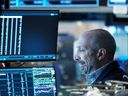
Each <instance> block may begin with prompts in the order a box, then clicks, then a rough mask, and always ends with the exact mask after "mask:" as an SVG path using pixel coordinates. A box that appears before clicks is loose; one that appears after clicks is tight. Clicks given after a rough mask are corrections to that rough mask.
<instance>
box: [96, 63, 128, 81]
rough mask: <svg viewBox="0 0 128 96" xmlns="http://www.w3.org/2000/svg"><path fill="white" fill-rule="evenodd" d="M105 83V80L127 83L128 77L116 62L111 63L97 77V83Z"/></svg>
mask: <svg viewBox="0 0 128 96" xmlns="http://www.w3.org/2000/svg"><path fill="white" fill-rule="evenodd" d="M98 80H99V81H106V80H119V81H127V82H128V75H127V74H126V72H125V71H124V70H122V69H121V68H120V66H119V64H118V62H117V61H113V62H111V63H110V64H108V65H107V66H106V67H105V69H104V70H103V71H102V73H101V74H100V75H99V77H98V79H97V81H98Z"/></svg>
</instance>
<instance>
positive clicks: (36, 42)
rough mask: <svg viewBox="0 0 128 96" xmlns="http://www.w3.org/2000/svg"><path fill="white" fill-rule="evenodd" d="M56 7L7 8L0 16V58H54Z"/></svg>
mask: <svg viewBox="0 0 128 96" xmlns="http://www.w3.org/2000/svg"><path fill="white" fill-rule="evenodd" d="M58 14H59V13H58V11H55V10H54V11H49V10H43V11H42V10H15V11H14V10H9V11H2V15H1V16H0V61H15V60H22V61H24V60H55V59H56V47H57V29H58Z"/></svg>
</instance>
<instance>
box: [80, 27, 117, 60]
mask: <svg viewBox="0 0 128 96" xmlns="http://www.w3.org/2000/svg"><path fill="white" fill-rule="evenodd" d="M81 38H84V40H88V43H89V44H90V47H91V48H92V49H94V50H96V51H97V50H99V49H101V48H104V49H106V56H105V57H106V58H107V59H109V60H112V59H113V57H114V54H115V50H116V43H115V40H114V38H113V36H112V35H111V34H110V33H109V32H108V31H106V30H103V29H94V30H90V31H87V32H84V33H83V34H82V35H81Z"/></svg>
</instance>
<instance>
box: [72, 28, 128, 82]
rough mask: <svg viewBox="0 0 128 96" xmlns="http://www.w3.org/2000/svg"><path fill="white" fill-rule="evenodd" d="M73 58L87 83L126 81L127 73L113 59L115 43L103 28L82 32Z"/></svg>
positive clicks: (127, 78) (127, 79)
mask: <svg viewBox="0 0 128 96" xmlns="http://www.w3.org/2000/svg"><path fill="white" fill-rule="evenodd" d="M75 50H76V52H75V54H74V59H75V60H76V61H77V62H78V63H79V64H80V68H81V74H82V75H84V76H85V79H86V81H87V83H89V84H94V83H105V81H106V80H119V81H128V76H127V74H126V73H125V72H124V71H123V70H122V69H120V67H119V65H118V63H117V61H114V60H113V59H114V54H115V50H116V43H115V40H114V38H113V37H112V35H111V34H110V33H109V32H108V31H106V30H103V29H95V30H90V31H88V32H84V33H83V34H82V35H81V36H80V38H79V39H78V40H77V41H76V45H75Z"/></svg>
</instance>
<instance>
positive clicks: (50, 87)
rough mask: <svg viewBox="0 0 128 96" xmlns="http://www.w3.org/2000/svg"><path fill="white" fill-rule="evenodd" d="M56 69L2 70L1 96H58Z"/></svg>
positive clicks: (0, 73)
mask: <svg viewBox="0 0 128 96" xmlns="http://www.w3.org/2000/svg"><path fill="white" fill-rule="evenodd" d="M56 90H57V89H56V79H55V69H54V67H52V66H51V67H43V68H16V69H11V68H10V69H0V96H57V91H56Z"/></svg>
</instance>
